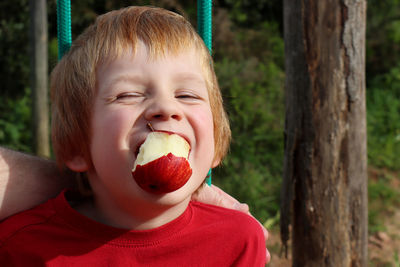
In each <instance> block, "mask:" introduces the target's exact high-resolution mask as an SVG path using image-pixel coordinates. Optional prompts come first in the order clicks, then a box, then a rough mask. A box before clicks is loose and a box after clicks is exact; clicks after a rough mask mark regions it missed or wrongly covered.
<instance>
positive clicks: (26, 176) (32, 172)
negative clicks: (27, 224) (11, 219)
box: [0, 147, 74, 221]
mask: <svg viewBox="0 0 400 267" xmlns="http://www.w3.org/2000/svg"><path fill="white" fill-rule="evenodd" d="M73 181H74V179H71V178H70V177H67V176H66V175H65V174H61V173H60V172H59V170H58V168H57V166H56V164H55V163H54V162H53V161H50V160H47V159H44V158H39V157H35V156H31V155H28V154H24V153H21V152H17V151H13V150H10V149H6V148H2V147H0V221H1V220H2V219H5V218H6V217H8V216H10V215H13V214H15V213H17V212H19V211H23V210H26V209H29V208H32V207H34V206H36V205H38V204H40V203H42V202H44V201H46V200H47V199H49V198H51V197H54V196H56V195H57V194H58V193H59V192H60V191H61V190H62V189H63V188H66V187H70V186H72V184H73Z"/></svg>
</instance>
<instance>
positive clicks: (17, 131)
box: [0, 89, 32, 152]
mask: <svg viewBox="0 0 400 267" xmlns="http://www.w3.org/2000/svg"><path fill="white" fill-rule="evenodd" d="M30 121H31V99H30V90H28V89H25V94H24V95H23V96H21V97H19V98H16V99H11V98H0V145H2V146H7V147H9V148H13V149H16V150H20V151H25V152H31V142H32V133H31V128H30V125H31V123H30Z"/></svg>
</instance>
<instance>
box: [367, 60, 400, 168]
mask: <svg viewBox="0 0 400 267" xmlns="http://www.w3.org/2000/svg"><path fill="white" fill-rule="evenodd" d="M367 121H368V160H369V163H370V164H372V165H374V166H377V167H388V168H390V169H392V170H400V157H399V153H400V67H399V66H396V67H394V68H393V69H392V70H391V71H390V72H389V73H387V74H384V75H379V76H377V77H375V78H374V80H373V81H372V83H371V87H370V88H369V89H368V90H367Z"/></svg>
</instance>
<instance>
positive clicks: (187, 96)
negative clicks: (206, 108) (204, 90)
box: [176, 93, 199, 100]
mask: <svg viewBox="0 0 400 267" xmlns="http://www.w3.org/2000/svg"><path fill="white" fill-rule="evenodd" d="M176 98H179V99H187V100H190V99H199V96H197V95H195V94H192V93H181V94H177V95H176Z"/></svg>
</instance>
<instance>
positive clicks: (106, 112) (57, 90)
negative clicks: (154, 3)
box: [0, 7, 266, 266]
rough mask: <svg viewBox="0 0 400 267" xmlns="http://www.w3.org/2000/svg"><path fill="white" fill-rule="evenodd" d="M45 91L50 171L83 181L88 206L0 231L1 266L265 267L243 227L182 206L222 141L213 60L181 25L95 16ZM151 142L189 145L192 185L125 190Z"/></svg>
mask: <svg viewBox="0 0 400 267" xmlns="http://www.w3.org/2000/svg"><path fill="white" fill-rule="evenodd" d="M51 90H52V105H53V109H52V121H53V125H52V138H53V147H54V152H55V154H56V158H57V162H58V164H59V166H61V167H65V166H66V167H68V168H69V169H71V170H73V171H75V172H80V173H83V172H84V173H86V175H87V177H88V182H89V184H90V188H91V190H92V193H93V197H92V198H84V197H78V196H76V194H74V193H73V192H71V191H66V192H63V193H62V194H61V195H59V196H58V197H57V198H55V199H53V200H50V201H49V202H47V203H45V204H43V205H40V206H38V207H36V208H34V209H32V210H30V211H27V212H23V213H20V214H18V215H16V216H13V217H11V218H9V219H8V220H6V221H5V222H4V223H2V224H1V225H0V262H2V264H3V265H6V266H7V264H8V265H12V266H35V265H41V266H42V265H48V266H70V265H79V266H81V265H82V266H119V265H121V266H142V265H143V266H173V265H176V264H181V265H183V266H264V265H265V261H266V259H265V256H266V255H265V240H264V236H263V232H262V230H261V228H260V227H259V225H258V223H257V222H256V221H255V220H254V219H252V218H251V217H249V216H247V215H245V214H242V213H239V212H235V211H230V210H226V209H222V208H218V207H214V206H209V205H205V204H200V203H197V202H190V199H191V195H192V193H193V192H195V191H196V189H197V188H199V187H200V186H201V185H202V184H203V182H204V178H205V176H206V175H207V172H208V170H209V168H210V167H215V166H217V165H218V164H219V163H220V161H221V160H222V158H223V156H224V155H225V154H226V151H227V148H228V144H229V139H230V130H229V125H228V120H227V117H226V114H225V112H224V110H223V106H222V99H221V95H220V91H219V88H218V85H217V80H216V77H215V73H214V71H213V68H212V59H211V57H210V55H209V53H208V50H207V48H206V47H205V46H204V44H203V42H202V40H201V39H200V37H199V36H198V35H197V34H196V33H195V31H194V30H193V28H192V27H191V25H190V24H189V23H188V22H187V21H186V20H185V19H183V18H182V17H181V16H179V15H177V14H174V13H172V12H168V11H166V10H163V9H158V8H150V7H129V8H125V9H121V10H118V11H112V12H109V13H107V14H105V15H103V16H100V17H99V18H98V19H97V20H96V22H95V24H94V25H92V26H91V27H89V28H88V29H87V30H86V31H85V32H84V33H83V34H82V35H81V36H80V37H78V38H77V39H76V41H75V42H74V44H73V45H72V47H71V50H70V51H69V53H68V54H67V55H66V56H64V58H63V59H62V60H61V61H60V63H59V64H58V65H57V66H56V67H55V69H54V70H53V73H52V81H51ZM149 125H150V126H151V129H150V127H149ZM151 131H156V132H168V133H171V134H178V135H179V136H182V137H184V139H185V140H187V141H188V144H189V145H190V153H189V156H188V161H189V163H190V167H191V176H190V178H189V180H188V181H187V182H186V183H185V184H184V185H183V186H181V187H179V188H177V189H176V190H175V189H174V190H173V191H171V192H166V193H161V194H160V193H152V192H151V191H148V190H144V189H143V188H142V187H141V186H140V185H139V184H138V183H137V182H136V180H135V179H133V178H132V168H133V166H134V164H135V161H136V158H137V157H138V150H139V147H140V146H141V144H142V143H143V142H144V140H145V139H146V137H147V136H148V135H149V134H150V132H151ZM239 227H240V229H239Z"/></svg>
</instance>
